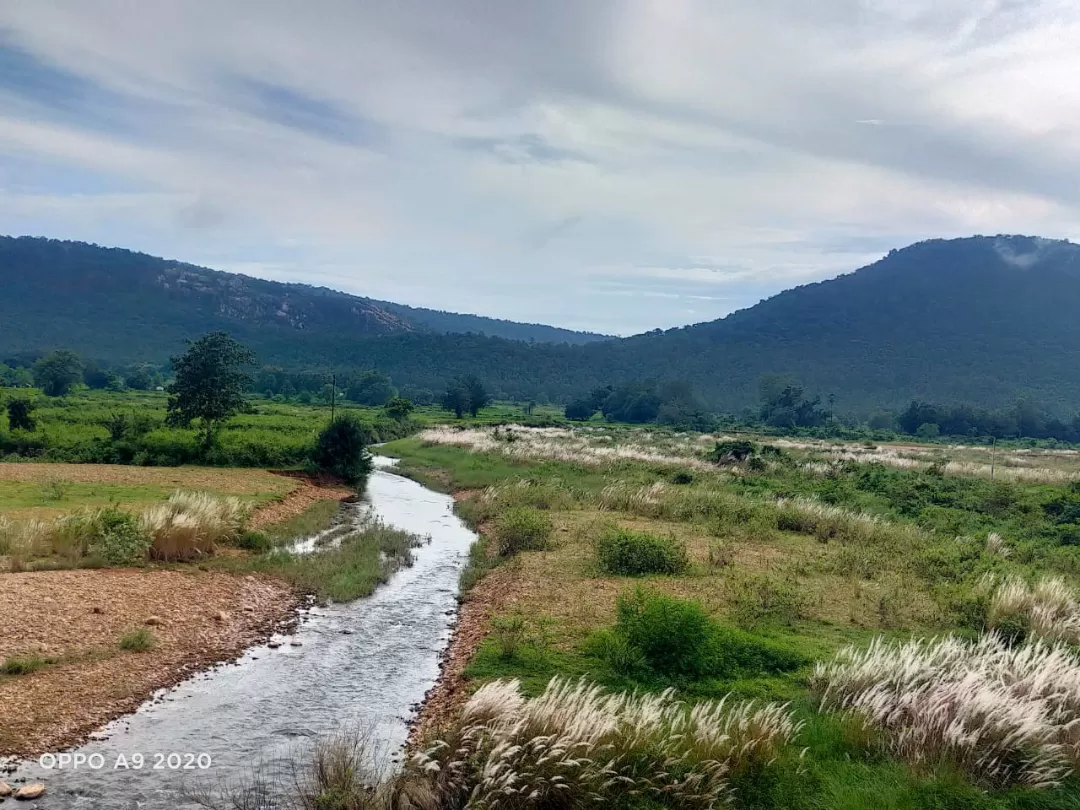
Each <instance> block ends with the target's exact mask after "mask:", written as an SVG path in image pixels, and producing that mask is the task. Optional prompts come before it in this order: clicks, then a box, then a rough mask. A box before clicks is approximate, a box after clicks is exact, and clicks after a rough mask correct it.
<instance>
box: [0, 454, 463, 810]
mask: <svg viewBox="0 0 1080 810" xmlns="http://www.w3.org/2000/svg"><path fill="white" fill-rule="evenodd" d="M375 461H376V471H375V473H374V474H373V475H372V476H371V479H370V480H369V482H368V487H367V492H366V493H365V496H364V500H365V501H366V502H367V503H368V504H369V507H368V508H369V509H370V510H372V512H374V514H376V515H378V516H379V517H380V518H381V519H382V520H383V522H385V523H387V524H388V525H391V526H394V527H397V528H400V529H404V530H406V531H409V532H412V533H414V534H417V535H420V536H421V537H430V538H431V541H430V542H429V543H425V544H424V545H423V546H421V547H419V548H417V549H416V550H415V552H414V556H415V563H414V565H413V566H412V567H411V568H405V569H402V570H401V571H399V572H398V573H396V574H394V576H393V577H392V578H391V580H390V582H389V583H387V584H386V585H384V586H382V587H380V588H379V589H378V590H376V591H375V593H374V594H372V595H371V596H370V597H368V598H366V599H360V600H357V601H356V602H352V603H350V604H345V605H331V606H328V607H317V608H312V609H311V610H310V611H309V612H308V613H307V614H306V615H305V618H304V620H303V621H302V622H301V624H300V626H299V627H298V628H297V630H296V631H295V633H294V634H293V635H292V636H289V637H288V638H283V639H278V640H279V641H283V642H284V643H283V645H282V646H281V647H279V648H277V649H271V648H269V647H267V646H265V645H263V646H259V647H253V648H251V649H249V650H248V651H247V652H246V653H245V654H244V656H243V657H242V658H241V659H240V660H239V661H238V662H237V663H236V664H232V665H226V666H220V667H217V668H215V669H213V670H211V671H209V672H207V673H203V674H201V675H199V676H196V677H194V678H192V679H190V680H188V681H185V682H184V683H182V684H180V685H179V686H177V687H176V688H174V689H171V690H168V691H167V692H164V693H162V694H159V695H158V696H156V698H155V699H154V700H152V701H148V702H147V703H146V704H144V705H143V706H142V707H141V708H140V709H139V710H138V711H136V712H135V713H133V714H130V715H127V716H125V717H122V718H120V719H119V720H116V721H114V722H113V723H111V724H110V725H109V726H107V727H106V728H105V729H103V730H102V731H101V732H100V733H99V734H98V735H95V736H96V739H95V740H94V741H92V742H90V743H88V744H87V745H85V746H82V747H81V748H78V749H75V750H74V751H72V752H71V753H72V754H83V755H85V756H86V757H88V758H89V757H90V756H91V755H94V754H98V755H100V759H97V758H95V759H93V760H88V761H92V762H93V764H94V765H95V766H96V765H98V763H99V762H100V763H101V767H90V766H88V765H85V764H84V765H81V766H80V767H79V768H78V769H73V768H72V767H71V766H70V765H68V766H67V767H65V768H63V769H57V768H53V769H51V770H46V769H44V768H42V767H41V765H40V764H38V762H37V761H35V762H31V763H26V764H24V765H22V766H21V767H20V768H19V769H18V770H17V771H16V772H15V773H14V774H12V775H11V777H8V781H11V778H21V777H25V778H27V780H28V781H41V782H44V783H45V784H46V786H47V788H48V793H47V795H46V796H45V797H44V798H42V799H39V800H38V801H36V802H26V803H25V806H27V807H40V808H48V809H52V808H56V809H57V810H59V809H60V808H80V809H84V810H92V809H96V808H99V807H100V808H105V807H108V808H110V809H124V810H126V809H127V808H132V809H133V810H134V808H139V809H140V810H166V808H167V809H168V810H176V808H187V807H196V806H198V805H196V804H192V803H191V802H190V801H189V800H187V799H185V791H187V790H190V788H191V786H192V785H203V786H212V785H214V784H218V783H221V782H223V781H228V782H231V783H234V784H235V783H236V781H237V780H241V781H242V780H244V779H245V778H248V779H249V778H250V777H251V775H252V773H253V769H255V768H256V767H258V766H263V767H264V768H265V769H266V771H267V772H275V771H276V772H279V773H280V772H282V771H283V770H284V769H285V768H286V766H287V763H289V762H291V761H292V760H293V759H294V758H295V757H296V755H297V754H298V753H300V752H301V751H302V750H303V749H304V748H305V745H306V746H308V747H310V744H311V743H312V742H314V741H315V740H317V739H319V738H323V737H326V736H328V735H332V734H334V733H335V732H340V731H342V730H345V729H349V728H360V729H362V730H364V731H365V732H366V733H369V734H373V735H374V738H375V739H376V740H377V741H378V743H379V744H380V747H381V749H382V750H383V751H384V752H385V754H386V756H387V757H389V756H391V755H393V754H395V753H396V752H397V751H398V750H399V749H400V746H401V745H402V744H403V743H404V742H405V738H406V734H407V721H408V719H409V717H410V716H411V714H412V710H413V707H414V706H415V705H416V704H418V703H419V702H420V701H421V700H422V699H423V697H424V694H425V693H426V692H427V690H428V689H429V688H430V687H431V686H432V684H434V682H435V680H436V678H437V676H438V672H439V668H438V663H439V654H440V653H441V651H442V650H443V649H444V648H445V646H446V644H447V641H448V639H449V635H450V625H451V622H452V617H453V614H454V612H455V609H456V597H457V585H458V575H459V573H460V571H461V569H462V567H463V566H464V564H465V560H466V557H467V552H468V549H469V545H470V544H471V543H472V541H473V540H474V539H475V535H474V534H473V533H472V532H471V531H470V530H469V529H468V528H467V527H466V526H465V525H464V524H463V523H462V522H461V521H460V520H459V519H458V518H457V517H456V516H455V515H454V513H453V499H452V498H451V497H450V496H448V495H442V494H439V493H436V492H433V491H431V490H429V489H427V488H425V487H423V486H421V485H420V484H418V483H416V482H415V481H412V480H409V479H407V478H403V477H402V476H399V475H395V474H393V473H392V472H390V471H389V468H391V467H392V466H393V464H394V463H395V461H394V460H393V459H388V458H382V457H376V459H375ZM361 517H362V515H360V514H358V515H357V518H356V519H360V518H361ZM304 550H307V549H306V548H305V549H304ZM316 553H317V552H316ZM293 641H296V642H299V643H300V646H294V645H292V644H291V642H293ZM136 754H142V755H143V757H144V764H143V766H142V768H140V769H135V768H134V767H133V764H134V761H135V755H136ZM170 754H178V755H179V759H177V758H174V759H172V760H171V762H170V760H169V755H170ZM158 755H163V756H162V758H161V761H160V762H159V757H158ZM189 755H192V756H191V757H190V758H189ZM200 755H201V756H200ZM121 757H123V758H124V760H126V762H127V764H128V766H129V767H128V768H127V769H125V768H123V767H121V768H116V767H115V765H116V764H117V763H118V762H120V761H121ZM208 762H209V767H205V768H204V767H200V766H205V765H207V763H208ZM158 764H160V765H162V766H163V767H162V768H155V767H154V766H155V765H158ZM170 764H180V765H181V768H179V769H176V770H174V769H172V768H171V767H170ZM183 765H190V766H193V767H192V768H191V769H186V770H185V769H183V767H182V766H183ZM5 804H6V803H5ZM20 806H23V803H20Z"/></svg>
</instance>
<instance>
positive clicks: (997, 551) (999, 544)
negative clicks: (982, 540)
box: [986, 532, 1012, 559]
mask: <svg viewBox="0 0 1080 810" xmlns="http://www.w3.org/2000/svg"><path fill="white" fill-rule="evenodd" d="M986 553H987V554H990V555H991V556H994V557H1001V558H1002V559H1008V558H1009V557H1011V556H1012V547H1011V546H1010V545H1009V543H1008V541H1007V540H1006V539H1005V538H1004V537H1002V536H1001V535H1000V534H998V533H997V532H990V533H989V534H988V535H986Z"/></svg>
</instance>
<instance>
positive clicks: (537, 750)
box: [394, 679, 799, 810]
mask: <svg viewBox="0 0 1080 810" xmlns="http://www.w3.org/2000/svg"><path fill="white" fill-rule="evenodd" d="M798 730H799V725H798V724H797V723H795V721H794V720H793V718H792V717H791V714H790V713H789V711H788V710H787V707H785V706H781V705H777V704H763V705H754V704H752V703H738V704H736V703H730V702H726V701H707V702H703V703H698V704H696V705H695V706H694V707H693V709H692V710H691V708H690V707H689V706H687V705H686V704H684V703H682V702H680V701H678V700H676V699H675V697H674V694H673V693H672V692H671V691H670V690H669V691H666V692H663V693H662V694H658V695H657V694H651V695H650V694H633V695H629V694H612V695H608V694H605V693H604V692H602V691H601V690H600V689H598V688H597V687H595V686H592V685H590V684H588V683H586V682H584V681H582V682H578V683H576V684H575V683H571V682H567V681H562V680H559V679H555V680H553V681H551V682H550V683H549V684H548V686H547V688H546V689H545V690H544V692H543V694H541V695H540V696H539V697H536V698H534V699H532V700H526V699H525V698H524V697H523V696H522V694H521V690H520V686H519V684H518V682H517V681H511V682H505V681H494V682H492V683H489V684H486V685H484V686H482V687H481V688H480V689H479V690H478V691H477V692H476V694H474V695H473V696H472V698H470V699H469V701H468V703H467V704H466V705H465V708H464V710H463V711H462V713H461V717H460V718H459V719H458V720H457V722H456V723H455V724H454V725H453V726H452V727H451V728H450V729H448V731H447V734H446V735H445V737H444V738H443V739H439V740H436V741H434V742H433V743H431V744H430V745H429V746H427V747H426V748H425V749H424V750H423V751H421V752H420V753H418V754H416V755H414V756H413V757H412V758H411V759H410V761H409V763H408V764H407V766H406V768H405V770H404V772H403V774H402V775H401V776H400V777H399V778H398V779H397V781H396V784H395V785H394V791H395V792H396V793H397V794H398V795H399V796H401V797H406V800H405V801H404V802H402V804H403V805H406V806H414V807H416V806H422V807H442V808H450V807H466V806H468V807H478V808H480V807H485V808H491V809H492V810H496V809H498V808H506V809H507V810H509V808H551V809H552V810H555V809H556V808H572V807H585V806H590V805H594V804H601V805H604V804H606V805H608V806H618V807H625V806H627V797H628V796H636V797H638V798H637V799H635V800H634V801H635V802H636V806H641V807H645V806H665V807H681V808H702V810H704V808H712V807H717V806H720V805H726V804H727V800H728V794H729V792H730V784H729V781H728V780H729V779H730V778H731V777H732V776H735V775H738V774H742V773H746V772H750V771H752V770H755V769H759V768H765V767H767V766H768V765H769V764H770V763H771V762H772V761H773V760H774V759H775V758H776V756H777V754H778V753H779V751H780V750H781V748H782V747H784V746H786V745H787V744H789V743H790V742H791V741H792V740H793V739H794V737H795V735H796V734H797V732H798ZM410 800H411V801H410Z"/></svg>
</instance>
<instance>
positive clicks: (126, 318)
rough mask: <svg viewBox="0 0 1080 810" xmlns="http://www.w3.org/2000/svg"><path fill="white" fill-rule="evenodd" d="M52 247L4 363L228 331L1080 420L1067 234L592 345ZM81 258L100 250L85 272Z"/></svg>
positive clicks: (302, 349) (569, 384)
mask: <svg viewBox="0 0 1080 810" xmlns="http://www.w3.org/2000/svg"><path fill="white" fill-rule="evenodd" d="M39 241H43V240H39ZM50 244H51V245H52V247H51V248H50V249H51V250H52V254H51V256H52V258H51V260H50V261H43V260H41V256H40V255H39V254H37V253H35V254H34V255H35V256H36V258H37V260H36V262H35V263H34V264H33V270H32V272H29V265H28V264H27V262H28V261H29V260H28V259H25V258H24V259H22V260H19V259H18V257H17V256H16V257H15V258H12V255H13V251H14V252H17V251H15V249H16V248H17V247H19V246H20V245H23V246H26V245H29V246H30V247H35V246H36V243H33V244H31V243H26V242H22V241H21V240H10V239H8V240H3V239H0V352H8V353H10V352H12V351H13V350H15V349H17V348H21V349H23V350H29V349H39V350H40V349H44V348H55V347H61V346H62V347H68V348H72V349H75V350H76V351H79V352H81V353H83V354H86V355H89V356H92V357H100V358H102V359H113V358H115V359H118V360H121V359H122V360H141V359H147V360H156V361H160V360H161V359H163V358H164V357H165V356H167V355H168V354H169V353H170V352H171V351H173V350H174V349H175V347H176V346H179V345H180V344H181V342H182V340H183V338H187V337H194V336H197V335H199V334H202V333H204V332H206V331H210V329H213V328H226V329H228V330H229V331H230V332H232V333H233V334H234V335H235V336H236V337H237V338H239V339H240V340H243V341H244V342H246V343H248V344H249V345H251V346H252V347H253V348H255V349H256V351H257V352H258V354H259V357H260V359H261V360H262V362H264V363H267V364H273V365H279V366H282V367H285V368H294V369H300V368H304V369H307V368H314V367H318V368H331V367H333V368H349V367H353V368H371V367H377V368H380V369H382V370H383V371H386V372H387V373H388V374H390V375H391V376H392V377H393V379H394V381H395V382H396V383H398V384H399V385H401V384H411V385H414V386H419V387H426V388H429V389H431V390H433V391H435V390H438V389H440V388H441V387H442V386H443V385H445V383H446V380H447V379H449V378H450V377H453V376H454V375H457V374H462V373H476V374H479V375H480V376H482V377H483V378H484V379H485V380H486V381H487V382H488V383H489V385H490V386H491V387H492V389H493V390H494V391H495V392H496V393H498V394H499V395H500V396H506V397H513V398H518V399H539V400H544V399H550V400H554V401H564V402H565V401H567V400H569V399H571V398H574V397H577V396H580V395H581V394H583V393H585V392H586V391H588V390H589V389H590V388H592V387H594V386H598V385H604V384H608V383H620V382H627V381H635V380H649V379H652V380H656V381H671V380H680V381H686V382H689V383H691V384H692V385H693V386H694V388H695V389H696V390H697V392H698V394H699V395H700V397H701V399H702V401H703V403H704V404H705V405H707V406H708V407H710V408H713V409H720V410H727V411H736V410H739V409H741V408H743V407H747V406H750V405H753V404H755V402H756V399H757V383H758V380H759V379H760V378H761V376H762V375H764V374H769V373H781V374H791V375H794V376H795V377H797V378H798V379H799V380H800V381H801V382H802V383H803V384H804V385H805V386H806V387H807V388H808V389H809V390H810V391H811V392H814V393H818V394H821V395H822V396H823V397H826V398H827V399H830V398H832V399H835V403H836V407H837V409H839V410H841V411H858V412H862V413H868V412H870V411H873V410H876V409H881V408H897V407H902V406H904V405H905V404H906V403H907V402H908V401H910V400H911V399H920V400H927V401H931V402H939V403H970V404H974V405H979V406H982V407H987V408H998V407H1003V406H1010V405H1013V404H1015V402H1016V401H1017V399H1019V398H1021V397H1024V398H1028V399H1032V400H1035V401H1037V402H1039V403H1040V404H1042V405H1044V406H1046V407H1049V408H1051V409H1053V410H1055V411H1056V412H1057V413H1059V414H1062V415H1069V416H1070V417H1071V415H1073V414H1075V413H1076V412H1077V411H1078V410H1080V246H1077V245H1074V244H1072V243H1070V242H1066V241H1052V240H1047V239H1040V238H1037V237H1028V236H976V237H969V238H965V239H952V240H941V239H937V240H929V241H926V242H920V243H917V244H915V245H911V246H910V247H907V248H903V249H900V250H894V251H891V252H890V253H889V254H888V255H887V256H885V257H884V258H882V259H881V260H880V261H878V262H875V263H873V264H871V265H868V266H866V267H863V268H861V269H859V270H856V271H854V272H852V273H849V274H846V275H842V276H840V277H838V278H835V279H832V280H829V281H823V282H818V283H814V284H807V285H804V286H801V287H796V288H794V289H791V290H787V291H785V292H782V293H780V294H779V295H776V296H773V297H772V298H769V299H767V300H765V301H762V302H761V303H759V304H757V305H755V306H753V307H750V308H748V309H745V310H741V311H739V312H735V313H732V314H731V315H729V316H727V317H726V318H722V319H720V320H717V321H712V322H709V323H701V324H694V325H692V326H687V327H682V328H679V329H670V330H667V331H666V332H661V333H647V334H644V335H638V336H635V337H631V338H624V339H609V340H602V341H594V342H588V343H578V344H576V345H565V344H555V343H544V342H539V341H537V342H535V343H528V342H523V341H522V340H520V339H508V338H507V337H504V336H500V335H499V333H497V332H496V331H495V329H494V328H492V329H490V330H488V329H485V330H483V331H485V332H486V336H482V335H480V334H478V332H479V331H480V329H478V328H477V327H475V326H471V327H469V328H467V329H464V330H463V331H468V332H472V334H462V333H453V331H452V330H450V329H446V328H445V327H444V326H443V325H442V322H440V321H439V319H438V318H434V317H433V316H428V317H432V321H431V323H432V326H430V327H429V326H426V325H425V324H424V323H423V321H422V320H421V318H420V317H418V316H417V315H416V314H415V312H416V311H415V310H411V309H410V308H408V307H402V306H400V305H390V304H380V303H379V302H375V301H370V300H368V299H362V298H357V297H355V296H346V295H344V294H341V293H335V292H333V291H330V290H322V289H319V288H309V287H304V286H302V285H280V284H276V283H275V282H265V281H260V280H257V279H247V278H245V277H241V276H232V275H229V274H214V273H213V272H212V271H204V270H200V269H199V268H190V266H186V265H177V264H176V263H163V264H164V265H167V266H168V267H165V266H160V267H157V268H156V273H155V274H148V273H145V272H141V275H140V274H139V273H135V271H134V270H133V269H132V268H127V267H126V263H130V262H132V261H135V260H133V259H131V258H130V257H131V256H134V255H136V254H129V253H128V252H127V251H111V250H108V249H105V248H97V247H92V246H87V245H77V243H50ZM58 246H59V247H58ZM64 251H72V252H74V253H77V254H79V255H80V256H81V257H82V262H81V264H80V265H79V266H78V272H74V268H73V266H72V263H71V261H70V259H65V258H64ZM86 251H89V253H86ZM20 261H21V263H20ZM139 261H142V259H140V260H139ZM157 261H161V260H157ZM20 267H26V268H28V272H27V273H20V272H19V268H20ZM195 271H198V272H197V273H195V275H194V276H193V277H189V274H191V273H193V272H195ZM207 274H210V275H207ZM24 276H32V277H24ZM129 277H130V278H131V279H132V280H131V281H130V282H121V283H119V284H118V283H116V279H127V278H129ZM110 279H111V281H110ZM165 284H168V285H170V286H169V288H168V289H167V290H164V291H163V289H162V287H163V285H165ZM285 293H287V295H285ZM286 304H287V306H285V305H286ZM423 312H428V311H423ZM448 317H452V318H453V317H468V316H448ZM451 323H453V322H451ZM467 323H473V322H472V321H467ZM492 323H493V324H498V323H500V322H498V321H492ZM513 327H514V328H515V329H516V328H518V327H522V328H525V326H524V325H519V324H514V325H513ZM446 332H449V333H446ZM510 334H512V335H513V336H514V337H515V338H516V337H517V336H518V333H513V332H511V333H510Z"/></svg>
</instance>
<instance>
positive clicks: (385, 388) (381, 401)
mask: <svg viewBox="0 0 1080 810" xmlns="http://www.w3.org/2000/svg"><path fill="white" fill-rule="evenodd" d="M343 383H344V384H345V385H346V389H345V396H346V397H347V398H348V399H349V400H351V401H352V402H357V403H359V404H361V405H385V404H386V403H388V402H389V401H390V400H392V399H393V398H394V397H395V396H397V390H396V389H395V388H394V386H393V384H392V383H391V382H390V378H389V377H388V376H386V375H385V374H384V373H382V372H381V371H364V372H362V373H360V374H359V375H357V376H356V377H353V378H351V379H347V378H346V379H343Z"/></svg>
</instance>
